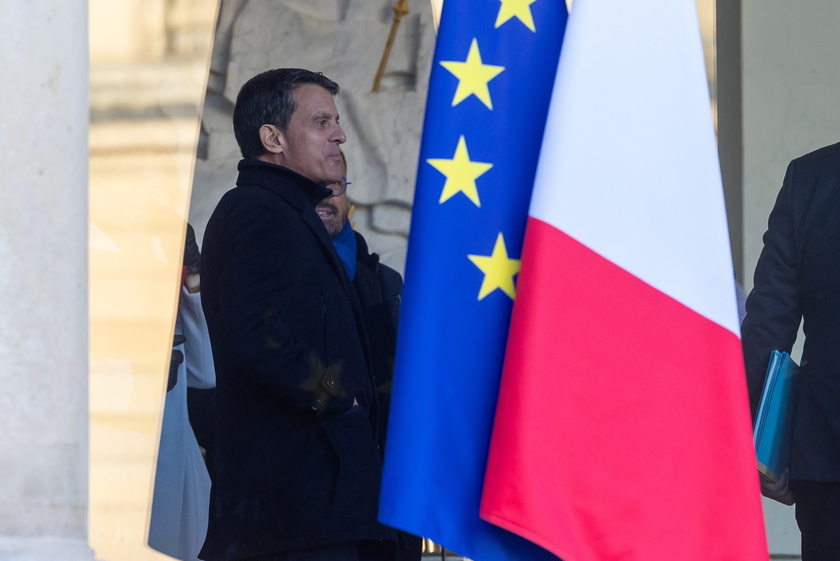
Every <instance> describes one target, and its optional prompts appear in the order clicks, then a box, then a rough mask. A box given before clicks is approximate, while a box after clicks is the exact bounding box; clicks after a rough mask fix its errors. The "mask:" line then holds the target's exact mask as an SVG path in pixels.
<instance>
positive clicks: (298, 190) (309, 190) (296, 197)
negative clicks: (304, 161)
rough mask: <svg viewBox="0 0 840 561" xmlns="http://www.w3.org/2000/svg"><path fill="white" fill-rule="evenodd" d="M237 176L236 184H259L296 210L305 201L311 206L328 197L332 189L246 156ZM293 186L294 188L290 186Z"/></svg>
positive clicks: (241, 161)
mask: <svg viewBox="0 0 840 561" xmlns="http://www.w3.org/2000/svg"><path fill="white" fill-rule="evenodd" d="M237 169H238V170H239V177H238V178H237V180H236V185H237V186H239V185H248V184H251V185H254V184H256V185H259V186H260V187H263V188H265V189H268V190H269V191H271V192H272V193H275V194H277V195H279V196H281V197H283V199H285V200H286V201H287V202H288V203H289V204H291V205H292V206H293V207H295V208H296V209H298V210H303V208H304V207H305V206H306V204H307V202H308V203H310V204H311V205H312V206H315V205H317V204H318V203H319V202H321V201H322V200H324V199H325V198H327V197H329V196H330V195H331V194H332V191H331V190H330V189H329V188H328V187H324V186H323V185H319V184H318V183H315V182H314V181H312V180H311V179H309V178H308V177H304V176H302V175H301V174H299V173H297V172H295V171H292V170H290V169H289V168H285V167H283V166H278V165H276V164H272V163H269V162H263V161H262V160H256V159H253V158H246V159H244V160H240V162H239V166H238V167H237ZM290 187H295V188H290Z"/></svg>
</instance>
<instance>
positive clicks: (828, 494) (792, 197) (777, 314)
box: [741, 144, 840, 561]
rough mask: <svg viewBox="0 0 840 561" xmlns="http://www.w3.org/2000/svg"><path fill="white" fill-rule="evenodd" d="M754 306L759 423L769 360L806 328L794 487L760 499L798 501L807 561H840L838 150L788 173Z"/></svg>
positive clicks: (746, 336)
mask: <svg viewBox="0 0 840 561" xmlns="http://www.w3.org/2000/svg"><path fill="white" fill-rule="evenodd" d="M746 307H747V315H746V318H745V319H744V322H743V324H742V326H741V330H742V337H743V345H744V360H745V363H746V368H747V383H748V386H749V394H750V405H751V408H752V412H753V416H755V412H756V409H757V407H758V401H759V398H760V396H761V389H762V386H763V383H764V376H765V371H766V369H767V363H768V359H769V358H770V352H771V351H773V350H779V351H788V352H790V350H791V347H792V346H793V343H794V340H795V339H796V334H797V331H798V329H799V323H800V320H804V324H803V331H804V334H805V346H804V349H803V352H802V360H801V364H800V374H799V393H798V396H797V399H796V404H795V407H796V411H795V414H794V421H793V441H792V443H791V452H790V453H791V457H790V473H789V482H790V483H789V487H788V486H787V485H786V484H787V480H788V477H783V478H782V479H781V480H780V482H779V483H778V484H776V485H772V484H768V483H767V482H762V492H763V493H764V494H765V495H767V496H769V497H771V498H774V499H776V500H779V501H780V502H785V503H787V504H790V503H791V502H792V501H794V500H795V502H796V520H797V523H798V525H799V528H800V530H801V532H802V559H803V561H817V560H828V559H831V560H836V559H840V144H834V145H832V146H827V147H825V148H821V149H819V150H816V151H815V152H812V153H810V154H807V155H805V156H802V157H800V158H797V159H795V160H793V161H792V162H791V163H790V165H789V166H788V169H787V174H786V175H785V180H784V183H783V185H782V189H781V191H780V192H779V195H778V198H777V199H776V205H775V206H774V208H773V211H772V212H771V214H770V219H769V227H768V229H767V232H766V233H765V234H764V249H763V250H762V252H761V256H760V257H759V260H758V264H757V266H756V270H755V287H754V288H753V290H752V292H751V293H750V295H749V298H748V299H747V305H746Z"/></svg>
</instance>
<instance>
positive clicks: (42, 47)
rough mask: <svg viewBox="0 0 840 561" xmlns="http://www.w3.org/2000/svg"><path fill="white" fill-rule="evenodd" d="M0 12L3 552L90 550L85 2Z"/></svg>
mask: <svg viewBox="0 0 840 561" xmlns="http://www.w3.org/2000/svg"><path fill="white" fill-rule="evenodd" d="M0 13H2V14H3V16H2V17H0V61H2V62H0V64H2V66H0V71H2V75H3V77H2V86H0V162H2V166H0V169H2V170H3V171H2V173H3V175H2V177H3V179H2V185H3V186H2V188H0V213H2V216H0V387H2V391H0V560H12V559H14V560H16V561H18V560H20V561H35V560H39V561H40V560H46V559H52V560H55V559H58V560H65V559H73V560H75V559H93V552H92V551H91V549H90V548H89V547H88V544H87V501H88V499H87V477H88V445H87V433H88V407H87V393H88V360H87V355H88V338H87V332H88V325H87V170H88V149H87V131H88V54H87V2H86V1H84V0H39V1H38V2H19V1H18V0H0Z"/></svg>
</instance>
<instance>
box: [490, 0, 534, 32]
mask: <svg viewBox="0 0 840 561" xmlns="http://www.w3.org/2000/svg"><path fill="white" fill-rule="evenodd" d="M499 1H500V2H501V3H502V5H501V6H499V15H498V16H496V29H498V28H499V27H501V25H502V24H503V23H505V22H506V21H508V20H509V19H511V18H514V17H516V18H519V21H521V22H522V23H523V24H525V27H527V28H528V29H530V30H531V31H533V32H534V33H536V32H537V28H536V27H535V26H534V16H533V14H531V4H533V3H534V2H536V1H537V0H499Z"/></svg>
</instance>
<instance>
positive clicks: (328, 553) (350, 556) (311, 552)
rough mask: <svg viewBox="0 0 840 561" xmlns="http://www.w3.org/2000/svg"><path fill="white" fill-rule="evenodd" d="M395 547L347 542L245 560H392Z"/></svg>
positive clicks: (374, 543) (380, 543) (373, 543)
mask: <svg viewBox="0 0 840 561" xmlns="http://www.w3.org/2000/svg"><path fill="white" fill-rule="evenodd" d="M395 549H396V547H395V546H394V544H392V543H390V542H364V541H363V542H347V543H337V544H332V545H325V546H322V547H311V548H308V549H295V550H293V551H284V552H282V553H274V554H272V555H261V556H259V557H249V558H248V559H247V560H245V561H393V560H394V558H395Z"/></svg>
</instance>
